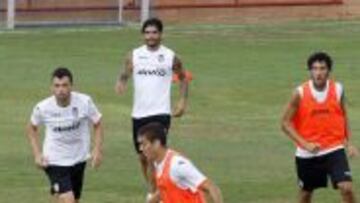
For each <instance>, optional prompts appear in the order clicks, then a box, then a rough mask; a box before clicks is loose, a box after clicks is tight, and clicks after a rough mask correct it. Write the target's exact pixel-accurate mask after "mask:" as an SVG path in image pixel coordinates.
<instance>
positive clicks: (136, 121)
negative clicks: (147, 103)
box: [132, 114, 171, 154]
mask: <svg viewBox="0 0 360 203" xmlns="http://www.w3.org/2000/svg"><path fill="white" fill-rule="evenodd" d="M151 122H159V123H161V124H162V125H164V127H165V128H166V130H167V131H168V130H169V129H170V124H171V116H170V115H168V114H160V115H154V116H149V117H144V118H133V119H132V124H133V141H134V147H135V150H136V152H137V153H138V154H140V153H141V151H140V145H139V142H138V131H139V130H140V128H141V127H143V126H144V125H146V124H149V123H151Z"/></svg>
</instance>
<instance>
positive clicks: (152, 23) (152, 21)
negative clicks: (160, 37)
mask: <svg viewBox="0 0 360 203" xmlns="http://www.w3.org/2000/svg"><path fill="white" fill-rule="evenodd" d="M149 26H154V27H156V29H157V30H158V31H159V32H162V31H163V23H162V22H161V20H160V19H158V18H149V19H147V20H146V21H145V22H144V23H143V26H142V28H141V32H142V33H144V32H145V29H146V28H147V27H149Z"/></svg>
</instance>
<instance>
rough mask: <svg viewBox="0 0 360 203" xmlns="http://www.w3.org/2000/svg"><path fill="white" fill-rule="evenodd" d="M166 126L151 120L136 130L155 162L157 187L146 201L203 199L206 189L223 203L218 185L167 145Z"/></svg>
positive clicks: (196, 202)
mask: <svg viewBox="0 0 360 203" xmlns="http://www.w3.org/2000/svg"><path fill="white" fill-rule="evenodd" d="M166 133H167V130H166V128H164V126H163V125H162V124H161V123H158V122H152V123H149V124H147V125H145V126H143V127H142V128H141V129H140V130H139V136H138V142H139V144H140V149H141V151H142V152H143V153H144V155H145V156H146V157H147V158H148V160H149V161H151V162H152V163H153V164H154V165H155V176H156V184H157V185H156V186H157V190H156V192H154V193H153V194H152V195H151V196H149V197H148V200H147V202H148V203H157V202H162V203H205V202H206V201H205V196H204V193H207V194H208V195H209V196H210V197H211V199H212V200H213V202H214V203H222V202H223V199H222V195H221V191H220V189H219V188H218V187H217V186H216V185H215V184H214V183H213V182H212V181H211V180H209V179H208V178H206V177H205V176H204V175H203V174H202V173H201V172H200V171H199V170H198V169H197V168H196V167H195V166H194V165H193V164H192V163H191V162H190V161H189V160H188V159H187V158H185V157H184V156H182V155H180V154H179V153H177V152H175V151H173V150H172V149H169V148H168V147H167V144H166Z"/></svg>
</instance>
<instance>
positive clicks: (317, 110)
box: [282, 52, 359, 203]
mask: <svg viewBox="0 0 360 203" xmlns="http://www.w3.org/2000/svg"><path fill="white" fill-rule="evenodd" d="M307 65H308V70H309V72H310V80H309V81H307V82H305V83H304V84H302V85H300V86H299V87H298V88H297V89H296V90H295V91H294V93H293V95H292V97H291V100H290V102H289V103H288V105H287V108H286V110H285V112H284V115H283V119H282V130H283V131H284V132H285V133H286V135H288V136H289V137H290V139H291V140H293V141H294V142H295V143H296V145H297V150H296V169H297V175H298V181H299V186H300V191H299V201H298V202H299V203H310V202H311V199H312V195H313V192H314V190H315V189H317V188H321V187H326V186H327V182H328V177H330V179H331V181H332V184H333V186H334V188H338V189H339V190H340V194H341V196H342V202H344V203H355V202H356V201H355V195H354V191H353V185H352V177H351V171H350V167H349V164H348V159H347V156H346V151H345V150H346V149H347V150H348V151H347V152H348V155H349V156H350V157H352V156H356V155H358V154H359V152H358V150H357V148H356V147H354V146H353V145H352V144H351V143H350V137H351V132H350V128H349V122H348V118H347V114H346V106H345V94H344V89H343V86H342V85H341V84H340V83H338V82H335V81H334V80H332V79H330V73H331V70H332V66H333V61H332V59H331V57H330V56H329V55H328V54H327V53H324V52H316V53H314V54H312V55H311V56H310V57H309V59H308V61H307Z"/></svg>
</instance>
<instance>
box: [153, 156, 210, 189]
mask: <svg viewBox="0 0 360 203" xmlns="http://www.w3.org/2000/svg"><path fill="white" fill-rule="evenodd" d="M168 155H169V150H168V152H167V153H166V156H168ZM165 160H166V157H165V158H164V160H163V161H162V162H161V163H159V164H156V163H155V170H156V174H157V176H160V175H161V174H162V171H163V169H164V164H165V163H164V161H165ZM170 178H171V180H172V181H173V183H175V184H176V186H177V187H179V188H181V189H183V190H188V189H189V190H191V191H192V192H197V190H198V188H199V186H200V185H201V184H202V183H204V181H205V180H206V179H207V178H206V177H205V176H204V175H203V174H202V173H201V172H200V171H199V170H198V169H197V168H196V167H195V166H194V165H193V164H192V163H191V161H190V160H188V159H186V158H185V157H183V156H181V155H174V157H173V158H172V160H171V163H170Z"/></svg>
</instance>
